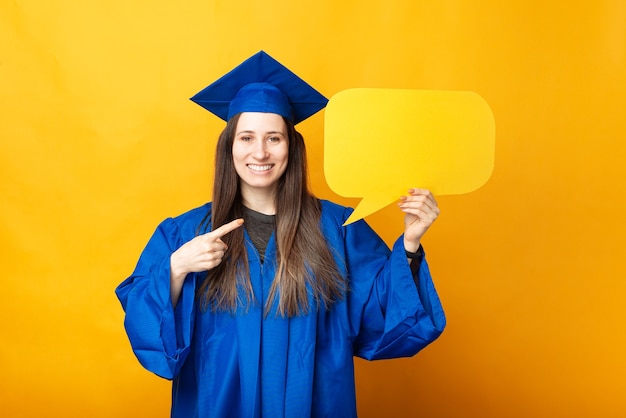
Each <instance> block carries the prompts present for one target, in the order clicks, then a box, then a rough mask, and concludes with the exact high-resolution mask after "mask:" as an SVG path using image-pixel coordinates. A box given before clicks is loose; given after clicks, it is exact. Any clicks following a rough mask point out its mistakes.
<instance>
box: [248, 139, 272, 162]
mask: <svg viewBox="0 0 626 418" xmlns="http://www.w3.org/2000/svg"><path fill="white" fill-rule="evenodd" d="M252 155H253V156H254V158H256V159H257V160H264V159H266V158H267V157H268V155H269V153H268V152H267V143H266V142H265V141H256V143H255V144H254V150H253V152H252Z"/></svg>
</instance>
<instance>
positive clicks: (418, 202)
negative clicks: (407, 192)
mask: <svg viewBox="0 0 626 418" xmlns="http://www.w3.org/2000/svg"><path fill="white" fill-rule="evenodd" d="M398 206H399V207H400V208H402V209H411V208H412V209H418V208H424V209H425V210H429V211H435V212H436V211H438V210H439V207H438V206H437V202H436V201H435V200H434V199H433V198H432V196H425V195H418V196H402V197H401V198H400V202H398Z"/></svg>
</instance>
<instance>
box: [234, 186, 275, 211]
mask: <svg viewBox="0 0 626 418" xmlns="http://www.w3.org/2000/svg"><path fill="white" fill-rule="evenodd" d="M241 197H242V199H243V205H244V206H245V207H247V208H248V209H252V210H254V211H256V212H260V213H263V214H265V215H276V190H271V191H269V190H268V191H265V190H264V191H258V190H249V189H246V188H242V190H241Z"/></svg>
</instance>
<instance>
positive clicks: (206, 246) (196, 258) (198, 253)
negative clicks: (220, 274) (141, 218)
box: [170, 219, 243, 306]
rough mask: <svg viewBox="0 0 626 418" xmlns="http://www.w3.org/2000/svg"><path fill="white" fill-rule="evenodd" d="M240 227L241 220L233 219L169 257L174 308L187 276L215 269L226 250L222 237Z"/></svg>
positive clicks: (196, 238)
mask: <svg viewBox="0 0 626 418" xmlns="http://www.w3.org/2000/svg"><path fill="white" fill-rule="evenodd" d="M241 225H243V219H235V220H234V221H232V222H229V223H227V224H225V225H222V226H220V227H219V228H217V229H216V230H214V231H211V232H208V233H206V234H203V235H198V236H197V237H195V238H194V239H192V240H191V241H188V242H186V243H185V244H183V245H182V246H181V247H180V248H179V249H178V250H176V251H174V252H173V253H172V255H171V257H170V294H171V297H172V304H173V305H174V306H176V302H177V301H178V297H179V296H180V292H181V289H182V286H183V282H184V281H185V277H187V274H189V273H197V272H200V271H207V270H211V269H213V268H215V267H217V266H218V265H219V264H220V263H221V262H222V259H223V258H224V254H225V253H226V250H227V249H228V247H227V245H226V244H225V243H224V241H222V237H223V236H224V235H226V234H228V233H229V232H231V231H234V230H235V229H237V228H239V227H240V226H241Z"/></svg>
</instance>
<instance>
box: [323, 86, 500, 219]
mask: <svg viewBox="0 0 626 418" xmlns="http://www.w3.org/2000/svg"><path fill="white" fill-rule="evenodd" d="M324 126H325V128H324V129H325V131H324V173H325V176H326V181H327V182H328V185H329V187H330V188H331V190H333V191H334V192H335V193H337V194H338V195H340V196H344V197H356V198H362V200H361V202H360V203H359V204H358V206H357V207H356V208H355V211H354V213H353V214H352V215H351V216H350V217H349V218H348V219H347V220H346V222H345V225H347V224H349V223H352V222H355V221H357V220H359V219H361V218H364V217H365V216H367V215H369V214H371V213H374V212H376V211H377V210H380V209H382V208H384V207H385V206H388V205H389V204H391V203H393V202H395V201H397V200H398V198H399V197H400V196H402V195H406V193H407V190H408V189H410V188H412V187H420V188H427V189H430V190H431V191H432V192H433V194H435V195H445V194H462V193H469V192H472V191H474V190H476V189H478V188H479V187H481V186H482V185H483V184H485V183H486V182H487V180H488V179H489V177H490V176H491V173H492V171H493V165H494V154H495V129H496V128H495V121H494V117H493V113H492V112H491V109H490V108H489V105H488V104H487V102H485V100H484V99H483V98H482V97H480V96H479V95H478V94H477V93H474V92H469V91H439V90H402V89H371V88H358V89H349V90H343V91H341V92H339V93H337V94H336V95H334V96H333V97H332V98H331V99H330V101H329V102H328V105H327V106H326V111H325V117H324Z"/></svg>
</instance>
